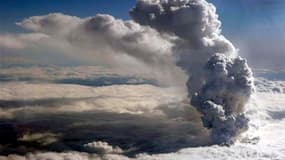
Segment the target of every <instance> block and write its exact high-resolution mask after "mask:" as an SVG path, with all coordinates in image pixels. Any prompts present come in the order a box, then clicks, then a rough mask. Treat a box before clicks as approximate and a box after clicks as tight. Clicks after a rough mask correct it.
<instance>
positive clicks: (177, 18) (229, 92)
mask: <svg viewBox="0 0 285 160" xmlns="http://www.w3.org/2000/svg"><path fill="white" fill-rule="evenodd" d="M130 16H131V17H132V19H133V20H129V21H123V20H120V19H116V18H114V17H113V16H110V15H102V14H99V15H97V16H95V17H89V18H84V19H82V18H79V17H73V16H68V15H64V14H60V13H54V14H48V15H44V16H33V17H30V18H27V19H25V20H23V21H22V22H20V23H17V24H18V25H19V26H22V27H24V28H26V29H29V30H31V31H33V32H36V33H41V34H44V35H47V36H48V37H49V38H51V39H57V40H58V41H64V42H65V43H67V44H69V45H70V46H72V47H73V48H77V49H78V50H79V51H81V53H82V54H84V53H85V54H88V53H90V54H92V55H93V56H94V55H95V56H94V57H96V58H100V60H104V62H106V63H107V61H108V63H110V64H113V63H114V62H119V63H122V62H125V61H126V60H125V59H127V61H129V60H130V58H132V59H135V60H136V61H138V62H142V63H143V64H144V66H147V67H149V68H150V69H151V70H153V69H155V70H156V71H157V72H163V74H162V75H163V76H165V74H164V73H165V71H167V72H169V73H171V74H170V75H171V76H173V75H174V74H175V73H177V72H181V70H179V69H177V68H178V67H177V66H179V67H180V68H181V69H182V70H183V71H185V73H186V74H187V76H188V81H187V90H188V97H189V99H190V101H191V104H192V105H193V106H194V107H195V108H196V109H197V110H198V111H199V112H200V113H201V114H202V121H203V124H204V126H205V127H207V128H209V129H211V133H212V134H211V136H212V141H213V143H215V144H230V143H232V142H234V141H235V139H236V137H238V136H239V134H240V133H241V132H242V131H244V130H246V129H247V124H248V118H246V117H245V115H244V114H243V112H244V106H245V104H246V103H247V101H248V99H249V97H250V95H251V93H252V90H253V78H252V73H251V70H250V68H249V67H248V66H247V64H246V61H245V60H244V59H242V58H240V57H238V56H237V49H236V48H235V47H234V46H233V44H232V43H231V42H230V41H229V40H227V39H226V38H225V37H224V36H223V35H222V34H221V22H220V21H219V19H218V15H217V14H216V8H215V7H214V6H213V5H212V4H210V3H208V2H207V1H206V0H138V1H137V3H136V5H135V7H134V8H132V9H131V11H130ZM97 55H99V56H97ZM80 57H84V56H82V55H81V54H80ZM102 57H103V58H102ZM122 57H123V58H122ZM126 57H127V58H126ZM109 61H111V62H109ZM175 62H176V66H175V65H174V64H175ZM126 64H128V65H127V66H129V64H130V63H126ZM135 64H137V63H135ZM145 64H146V65H145ZM127 68H136V69H137V68H140V66H135V67H127ZM173 77H174V79H176V80H177V81H178V78H177V76H176V75H175V76H173Z"/></svg>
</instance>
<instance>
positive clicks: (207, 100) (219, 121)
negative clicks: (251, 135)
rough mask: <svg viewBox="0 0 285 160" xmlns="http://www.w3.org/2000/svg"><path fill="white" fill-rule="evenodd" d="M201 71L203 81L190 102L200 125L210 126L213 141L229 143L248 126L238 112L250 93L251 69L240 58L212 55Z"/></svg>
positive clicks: (251, 82)
mask: <svg viewBox="0 0 285 160" xmlns="http://www.w3.org/2000/svg"><path fill="white" fill-rule="evenodd" d="M205 70H206V71H207V74H206V76H205V83H204V84H203V87H202V89H201V90H200V91H199V92H197V93H195V94H194V95H192V101H191V104H192V105H193V106H195V107H196V108H197V110H198V111H199V112H201V113H202V115H203V116H202V120H203V124H204V126H205V127H207V128H211V129H212V140H213V142H214V143H218V144H223V143H233V142H234V140H235V137H236V136H238V135H239V134H240V133H241V132H243V131H245V130H247V129H248V121H249V119H248V118H246V117H245V115H244V114H243V113H242V112H243V111H244V106H245V104H246V103H247V101H248V99H249V97H250V95H251V92H252V86H253V80H252V72H251V70H250V69H249V67H248V66H247V64H246V62H245V60H244V59H242V58H240V57H238V58H235V59H229V58H227V57H226V56H225V55H221V54H216V55H214V56H213V57H212V58H211V59H210V60H209V61H208V62H207V64H206V67H205Z"/></svg>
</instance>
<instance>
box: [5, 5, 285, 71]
mask: <svg viewBox="0 0 285 160" xmlns="http://www.w3.org/2000/svg"><path fill="white" fill-rule="evenodd" d="M209 1H210V2H212V3H214V4H215V6H216V7H217V12H218V14H219V16H220V19H221V21H222V23H223V25H222V29H223V33H224V34H225V35H226V37H227V38H229V39H230V40H232V41H233V42H234V43H235V44H236V45H237V47H238V48H240V49H241V51H242V55H244V56H247V57H248V58H249V61H253V60H255V62H254V63H255V64H258V63H260V64H258V65H265V64H266V65H267V64H268V65H276V66H273V67H278V66H279V65H282V64H283V61H281V60H280V59H284V58H285V56H284V54H285V53H284V50H285V47H284V45H283V44H284V43H285V33H284V28H285V16H284V14H285V10H284V8H285V1H284V0H209ZM0 3H1V5H0V34H1V33H2V34H3V33H19V32H24V30H23V29H21V28H20V27H18V26H16V25H15V22H18V21H21V20H22V19H24V18H26V17H29V16H35V15H44V14H48V13H53V12H61V13H64V14H68V15H74V16H79V17H88V16H94V15H96V14H97V13H107V14H111V15H113V16H114V17H116V18H122V19H129V15H128V11H129V10H130V8H131V7H132V6H133V5H134V3H135V0H84V1H82V0H25V1H23V0H1V2H0ZM253 52H254V54H253ZM257 52H259V53H258V54H259V55H260V56H259V57H258V58H259V60H256V55H257ZM268 52H270V54H269V53H268ZM271 57H273V58H274V61H273V60H272V61H269V60H266V61H265V59H268V58H271ZM276 60H277V61H278V60H279V61H278V62H276Z"/></svg>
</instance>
